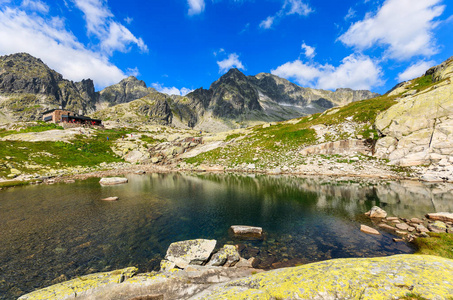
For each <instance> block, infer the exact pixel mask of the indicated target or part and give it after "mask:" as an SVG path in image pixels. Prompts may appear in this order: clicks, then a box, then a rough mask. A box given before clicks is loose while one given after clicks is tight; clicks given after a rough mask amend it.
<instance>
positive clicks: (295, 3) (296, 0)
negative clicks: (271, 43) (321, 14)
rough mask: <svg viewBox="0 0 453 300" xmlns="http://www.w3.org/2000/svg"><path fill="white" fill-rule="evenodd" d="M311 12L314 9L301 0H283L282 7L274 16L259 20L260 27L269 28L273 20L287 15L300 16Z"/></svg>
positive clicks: (275, 20)
mask: <svg viewBox="0 0 453 300" xmlns="http://www.w3.org/2000/svg"><path fill="white" fill-rule="evenodd" d="M312 12H314V10H313V9H312V8H311V7H310V6H309V5H308V4H306V3H304V2H303V1H302V0H285V2H284V3H283V6H282V8H281V9H280V10H279V11H278V12H277V13H276V14H275V15H274V16H269V17H267V18H266V19H265V20H263V21H261V23H260V27H261V28H264V29H270V28H271V27H272V25H273V24H274V23H275V22H277V21H279V20H280V19H282V18H284V17H285V16H287V15H294V14H297V15H300V16H308V15H309V14H310V13H312Z"/></svg>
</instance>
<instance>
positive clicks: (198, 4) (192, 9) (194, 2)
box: [187, 0, 205, 16]
mask: <svg viewBox="0 0 453 300" xmlns="http://www.w3.org/2000/svg"><path fill="white" fill-rule="evenodd" d="M187 4H188V5H189V11H188V14H189V15H190V16H193V15H198V14H201V13H202V12H203V11H204V7H205V3H204V0H187Z"/></svg>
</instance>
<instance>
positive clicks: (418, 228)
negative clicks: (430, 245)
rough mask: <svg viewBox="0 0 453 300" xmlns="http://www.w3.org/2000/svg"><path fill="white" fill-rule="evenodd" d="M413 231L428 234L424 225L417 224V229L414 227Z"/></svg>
mask: <svg viewBox="0 0 453 300" xmlns="http://www.w3.org/2000/svg"><path fill="white" fill-rule="evenodd" d="M415 229H416V230H417V232H420V233H421V232H429V230H428V228H426V227H425V226H424V225H422V224H419V225H417V227H415Z"/></svg>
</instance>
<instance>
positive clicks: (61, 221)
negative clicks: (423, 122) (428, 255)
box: [0, 174, 453, 299]
mask: <svg viewBox="0 0 453 300" xmlns="http://www.w3.org/2000/svg"><path fill="white" fill-rule="evenodd" d="M128 178H129V183H128V184H125V185H118V186H107V187H102V186H100V185H99V183H98V179H90V180H87V181H83V182H77V183H75V184H56V185H53V186H27V187H21V188H14V189H7V190H4V191H1V192H0V232H1V239H2V242H1V243H0V295H1V296H0V298H1V299H13V298H15V297H17V296H20V295H21V294H23V293H25V292H29V291H31V290H33V289H35V288H39V287H43V286H47V285H50V284H53V283H56V282H58V281H59V280H63V279H70V278H73V277H75V276H77V275H83V274H87V273H92V272H99V271H106V270H112V269H117V268H123V267H126V266H137V267H139V268H140V270H141V271H150V270H154V269H156V268H158V264H159V262H160V260H161V259H162V258H163V256H164V255H165V251H166V249H167V247H168V246H169V244H170V243H172V242H175V241H179V240H185V239H193V238H210V239H211V238H213V239H217V240H218V241H219V243H218V246H221V245H223V244H225V243H230V244H237V245H239V247H240V249H241V251H242V255H243V256H244V257H246V258H247V257H250V256H257V257H258V258H259V264H260V267H262V268H274V267H282V266H287V265H295V264H299V263H306V262H312V261H317V260H323V259H329V258H337V257H357V256H380V255H390V254H395V253H411V252H412V251H413V250H412V248H411V247H410V246H409V245H406V244H404V243H394V242H393V241H392V237H393V236H392V235H390V234H388V233H383V234H382V235H381V236H370V235H366V234H364V233H361V232H360V231H359V224H360V223H363V224H368V225H372V224H371V223H370V221H369V220H368V219H367V218H365V217H364V216H363V212H365V211H367V210H368V209H370V208H371V207H372V206H373V205H376V204H377V205H380V206H382V207H384V208H385V209H386V210H387V211H388V212H389V213H390V215H398V216H402V217H411V216H422V215H424V214H425V213H428V212H434V211H452V210H453V209H452V206H453V201H451V200H452V197H453V194H452V186H451V185H448V184H423V183H418V182H412V181H405V182H368V183H363V182H351V181H346V180H344V181H341V180H332V179H325V178H324V179H323V178H298V177H286V176H275V177H269V176H253V175H252V176H245V175H244V176H242V175H212V174H207V175H206V174H205V175H202V174H151V175H149V176H148V175H147V176H140V175H130V176H128ZM109 196H118V197H120V200H119V201H117V202H103V201H100V199H101V198H105V197H109ZM231 225H254V226H261V227H263V228H264V230H265V231H266V232H267V236H266V239H265V240H263V241H255V242H252V241H248V242H244V241H240V240H234V239H233V238H232V237H230V236H229V235H228V228H229V227H230V226H231Z"/></svg>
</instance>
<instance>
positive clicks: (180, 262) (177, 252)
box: [165, 239, 217, 269]
mask: <svg viewBox="0 0 453 300" xmlns="http://www.w3.org/2000/svg"><path fill="white" fill-rule="evenodd" d="M216 243H217V241H216V240H205V239H196V240H188V241H181V242H176V243H172V244H171V245H170V247H168V249H167V254H166V255H165V259H166V260H168V261H170V262H173V263H175V265H176V266H177V267H178V268H181V269H184V268H186V267H187V266H188V265H190V264H193V265H201V264H203V263H204V262H206V261H207V260H208V259H209V257H210V256H211V253H212V251H213V250H214V248H215V245H216Z"/></svg>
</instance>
